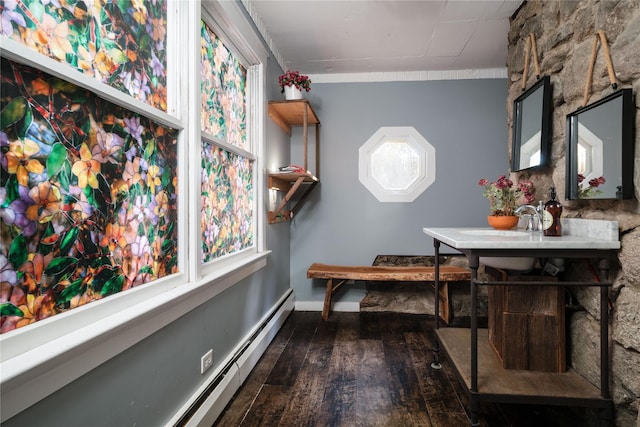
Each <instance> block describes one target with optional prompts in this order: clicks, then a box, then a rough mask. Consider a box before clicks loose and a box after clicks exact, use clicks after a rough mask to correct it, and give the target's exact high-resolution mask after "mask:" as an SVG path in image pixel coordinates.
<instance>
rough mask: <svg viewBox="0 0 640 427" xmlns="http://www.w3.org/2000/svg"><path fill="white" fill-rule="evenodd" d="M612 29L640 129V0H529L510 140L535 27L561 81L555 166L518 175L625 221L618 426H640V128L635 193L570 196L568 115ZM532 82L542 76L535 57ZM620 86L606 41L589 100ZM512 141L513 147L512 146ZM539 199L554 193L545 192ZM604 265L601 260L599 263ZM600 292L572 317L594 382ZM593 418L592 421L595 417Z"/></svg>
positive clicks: (615, 377)
mask: <svg viewBox="0 0 640 427" xmlns="http://www.w3.org/2000/svg"><path fill="white" fill-rule="evenodd" d="M600 29H602V30H603V31H604V33H605V34H606V37H607V40H608V44H609V48H610V52H611V59H612V61H613V66H614V70H615V72H616V76H617V79H618V85H619V86H620V87H623V88H632V89H633V92H634V95H635V98H634V102H635V104H636V113H635V127H636V129H640V112H639V111H638V109H639V108H640V96H639V95H638V94H639V93H640V1H639V0H620V1H612V0H606V1H605V0H583V1H561V0H560V1H559V0H556V1H535V0H534V1H528V2H525V3H524V4H523V6H522V7H521V9H520V10H519V11H518V12H517V13H516V14H515V15H514V17H513V19H512V21H511V28H510V32H509V53H508V59H507V67H508V71H509V76H510V83H509V84H510V86H509V96H508V99H507V112H508V117H509V130H508V132H509V140H510V139H511V131H512V130H511V120H512V110H513V100H514V99H515V98H516V97H517V96H519V95H520V94H521V93H522V89H521V87H522V80H521V79H522V76H523V68H524V62H525V54H524V52H525V41H526V37H527V36H528V34H529V33H533V34H534V35H535V38H536V42H537V46H538V57H539V62H540V70H541V74H542V75H549V76H550V77H551V82H552V85H553V132H552V134H553V137H552V149H551V159H550V166H549V167H546V168H544V169H542V170H540V171H537V172H534V173H529V174H514V176H513V178H517V179H520V178H529V179H531V180H532V181H533V182H534V183H535V184H536V188H537V189H539V191H540V189H542V192H544V191H545V190H546V189H547V188H549V187H551V186H555V187H556V188H557V189H558V195H559V197H560V200H563V205H564V212H563V216H567V217H576V218H588V219H607V220H617V221H618V222H619V225H620V239H621V244H622V249H621V250H620V252H619V253H618V260H617V261H618V263H615V262H614V264H615V265H614V268H613V270H612V275H611V278H612V280H613V281H614V284H613V287H612V289H611V292H610V300H611V310H612V321H611V328H610V330H611V337H610V338H611V339H610V348H611V374H612V375H611V391H612V397H613V400H614V402H615V409H616V410H615V419H616V426H620V427H633V426H637V427H640V417H638V407H639V405H640V205H639V203H638V199H640V137H639V135H640V132H638V131H637V130H636V133H635V162H634V165H635V166H634V186H635V195H636V198H635V199H634V200H620V201H616V200H614V201H604V200H600V201H595V200H594V201H585V200H577V201H564V188H565V121H566V115H567V114H569V113H572V112H574V111H575V110H577V109H578V108H579V107H580V106H581V104H582V100H583V92H584V87H585V81H586V78H587V71H588V66H589V60H590V57H591V49H592V46H593V38H594V35H595V34H596V32H597V31H598V30H600ZM528 76H530V77H529V78H528V81H527V85H526V87H527V88H529V87H531V85H532V84H533V83H534V82H535V71H534V68H533V64H532V63H531V65H530V69H529V71H528ZM611 92H612V88H611V85H610V83H609V79H608V77H607V71H606V65H605V61H604V55H603V53H602V48H600V51H599V54H598V60H597V63H596V66H595V72H594V76H593V85H592V89H591V98H590V99H589V103H592V102H595V101H596V100H598V99H600V98H602V97H603V96H606V95H608V94H610V93H611ZM510 145H511V143H509V152H510ZM538 196H539V198H542V199H546V197H545V195H544V194H539V195H538ZM596 267H597V266H596ZM585 274H587V275H589V274H591V273H589V268H588V264H587V261H582V262H580V263H574V265H572V266H570V268H569V269H568V271H567V275H568V276H569V277H568V279H569V280H572V279H575V280H577V279H578V278H579V277H580V276H583V275H585ZM597 294H598V291H597V290H595V289H590V290H588V291H580V292H576V297H577V300H578V302H579V303H580V305H581V306H582V307H584V311H580V312H578V313H576V314H574V315H573V316H572V321H571V343H570V345H571V348H572V351H571V364H572V366H573V367H574V368H575V369H576V370H577V371H578V372H580V373H581V374H582V375H584V376H585V377H586V378H587V379H588V380H589V381H591V382H592V383H594V384H596V385H597V384H599V369H598V366H599V365H598V363H599V362H598V360H599V334H598V319H599V310H598V307H599V303H598V295H597ZM590 423H591V421H590Z"/></svg>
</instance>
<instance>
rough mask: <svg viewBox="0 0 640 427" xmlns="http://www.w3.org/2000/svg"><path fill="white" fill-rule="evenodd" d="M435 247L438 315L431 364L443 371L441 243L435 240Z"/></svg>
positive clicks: (434, 330)
mask: <svg viewBox="0 0 640 427" xmlns="http://www.w3.org/2000/svg"><path fill="white" fill-rule="evenodd" d="M433 247H434V256H435V268H434V272H435V278H434V279H435V280H434V283H435V288H436V294H435V297H434V301H435V303H434V308H433V310H434V312H435V314H436V320H435V326H434V328H433V362H431V367H432V368H433V369H438V370H439V369H442V364H441V363H440V341H438V334H436V331H437V330H438V328H439V327H440V241H439V240H436V239H433Z"/></svg>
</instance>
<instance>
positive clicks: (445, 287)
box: [440, 282, 452, 325]
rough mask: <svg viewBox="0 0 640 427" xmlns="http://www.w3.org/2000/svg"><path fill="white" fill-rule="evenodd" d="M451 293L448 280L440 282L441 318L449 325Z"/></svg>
mask: <svg viewBox="0 0 640 427" xmlns="http://www.w3.org/2000/svg"><path fill="white" fill-rule="evenodd" d="M451 311H452V310H451V294H450V292H449V282H442V283H441V284H440V313H442V320H444V322H445V323H446V324H447V325H449V323H450V322H451Z"/></svg>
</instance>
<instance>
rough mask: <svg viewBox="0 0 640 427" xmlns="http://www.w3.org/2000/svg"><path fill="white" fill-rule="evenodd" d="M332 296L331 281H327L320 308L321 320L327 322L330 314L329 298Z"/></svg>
mask: <svg viewBox="0 0 640 427" xmlns="http://www.w3.org/2000/svg"><path fill="white" fill-rule="evenodd" d="M332 296H333V279H327V291H326V293H325V294H324V305H323V306H322V320H324V321H327V320H329V313H330V312H331V297H332Z"/></svg>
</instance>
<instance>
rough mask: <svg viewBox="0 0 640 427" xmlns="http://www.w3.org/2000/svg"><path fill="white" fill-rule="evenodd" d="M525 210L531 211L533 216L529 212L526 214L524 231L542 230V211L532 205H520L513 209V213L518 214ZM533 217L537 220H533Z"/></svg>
mask: <svg viewBox="0 0 640 427" xmlns="http://www.w3.org/2000/svg"><path fill="white" fill-rule="evenodd" d="M525 211H531V212H533V214H534V215H535V217H534V216H533V215H531V214H529V215H528V217H529V218H528V221H527V228H526V231H542V213H541V212H539V211H538V208H536V207H535V206H533V205H521V206H518V208H517V209H516V210H515V212H514V213H515V214H516V215H518V216H520V215H522V213H524V212H525ZM533 218H536V220H537V222H534V220H533Z"/></svg>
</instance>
